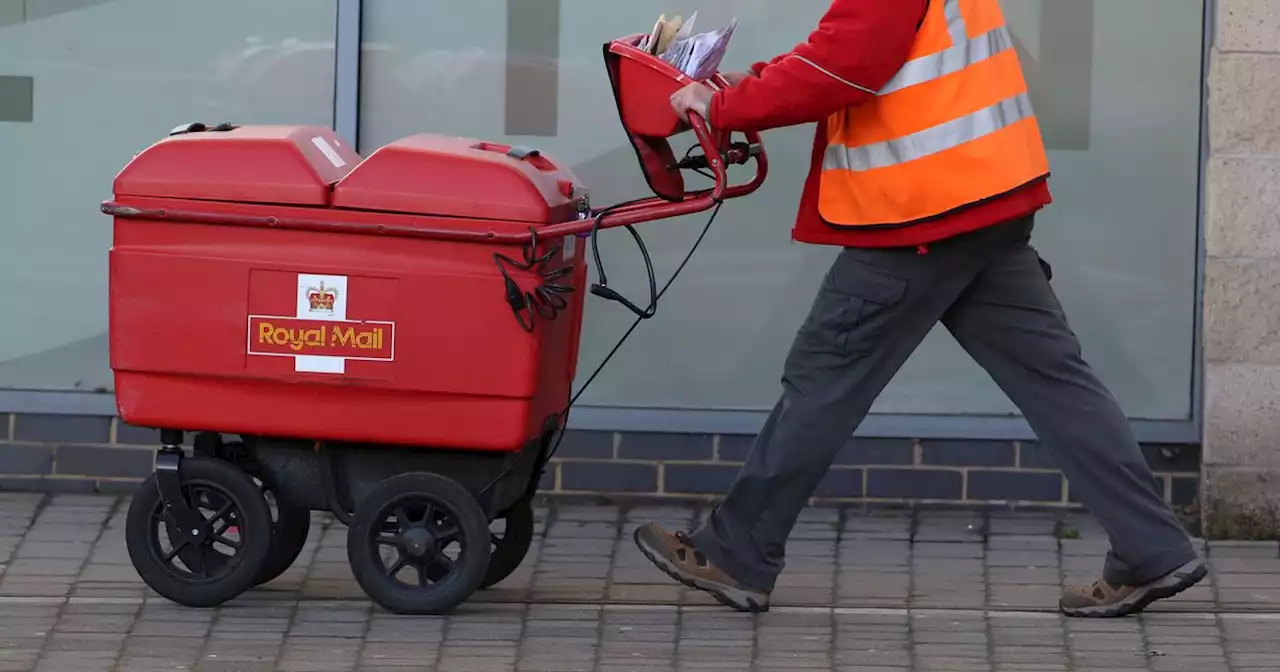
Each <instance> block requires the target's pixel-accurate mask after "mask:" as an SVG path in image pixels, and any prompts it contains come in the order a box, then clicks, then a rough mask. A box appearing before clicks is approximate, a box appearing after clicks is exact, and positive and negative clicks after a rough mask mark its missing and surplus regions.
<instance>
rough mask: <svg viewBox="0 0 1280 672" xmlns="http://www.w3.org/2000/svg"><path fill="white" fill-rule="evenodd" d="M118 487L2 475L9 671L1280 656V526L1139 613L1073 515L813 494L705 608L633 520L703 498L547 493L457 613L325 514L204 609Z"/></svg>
mask: <svg viewBox="0 0 1280 672" xmlns="http://www.w3.org/2000/svg"><path fill="white" fill-rule="evenodd" d="M127 506H128V502H127V500H125V499H122V498H116V497H106V496H102V497H99V496H81V495H59V496H41V495H34V494H19V493H0V569H2V571H0V672H3V671H6V670H66V671H80V670H83V671H86V672H88V671H92V670H104V671H107V670H148V671H150V670H210V671H212V670H218V671H232V670H237V671H238V670H287V671H299V672H301V671H312V670H315V671H322V670H344V671H351V670H360V671H372V670H385V671H391V670H396V671H408V670H430V671H433V672H486V671H489V670H511V671H526V670H527V671H545V672H575V671H582V672H588V671H595V670H600V671H602V672H603V671H610V672H624V671H632V670H634V671H637V672H657V671H660V670H708V671H710V670H752V671H755V672H766V671H772V670H779V671H782V670H787V671H792V670H799V671H806V670H849V671H855V670H856V671H859V672H889V671H898V672H901V671H905V670H930V671H931V670H938V671H939V672H951V671H954V672H963V671H970V670H972V671H980V670H999V671H1001V672H1011V671H1014V670H1019V671H1026V672H1054V671H1066V670H1080V671H1083V670H1097V671H1113V670H1149V671H1153V672H1175V671H1181V670H1185V671H1188V672H1216V671H1218V670H1225V671H1244V670H1249V671H1258V670H1278V671H1280V546H1278V545H1277V543H1276V542H1248V543H1242V542H1209V543H1208V544H1201V546H1200V548H1201V551H1202V553H1203V554H1204V555H1205V557H1206V558H1207V559H1208V560H1209V562H1210V564H1211V566H1212V568H1213V571H1212V573H1211V575H1210V578H1209V579H1206V581H1205V582H1204V583H1202V584H1201V585H1200V586H1197V587H1196V588H1194V589H1192V590H1191V591H1188V592H1187V593H1185V594H1184V595H1182V596H1180V597H1178V598H1175V599H1172V600H1167V601H1165V602H1161V603H1157V604H1156V605H1153V606H1152V607H1151V608H1150V609H1149V610H1148V612H1147V614H1146V615H1144V616H1142V617H1139V618H1129V619H1122V620H1109V621H1087V620H1072V619H1064V618H1062V617H1060V616H1059V615H1058V614H1057V613H1056V611H1055V604H1056V600H1057V596H1058V593H1059V591H1060V589H1061V586H1063V585H1064V584H1066V583H1076V582H1082V583H1088V582H1091V581H1092V580H1093V579H1094V578H1096V572H1097V571H1098V570H1099V569H1100V568H1101V558H1102V554H1103V552H1104V551H1105V549H1106V544H1105V540H1104V539H1103V537H1102V535H1101V531H1100V530H1099V528H1098V527H1097V526H1096V525H1094V524H1093V523H1092V522H1091V520H1090V519H1088V518H1087V517H1085V516H1083V515H1081V514H1076V513H1061V514H1054V513H1019V514H1012V513H1001V514H980V513H971V512H949V511H938V512H933V511H923V512H914V513H912V512H908V511H871V512H869V511H862V510H836V509H811V510H809V511H806V512H805V514H804V517H803V518H802V520H801V523H800V525H799V526H798V528H797V529H796V532H795V535H794V536H793V538H792V542H791V544H790V546H789V548H788V558H789V567H788V569H787V571H786V572H785V573H784V574H783V576H782V578H781V580H780V582H779V588H778V591H777V592H776V593H775V596H774V604H775V607H774V610H773V611H772V612H770V613H768V614H761V615H757V616H752V615H746V614H738V613H734V612H730V611H727V610H725V609H723V608H721V607H718V606H714V605H713V603H712V602H710V601H709V600H708V599H707V598H705V597H704V596H702V595H701V594H698V593H696V592H693V591H688V590H685V589H683V588H681V587H679V586H677V585H675V584H673V583H671V582H670V581H669V580H667V579H666V577H664V576H663V575H661V574H659V573H658V572H657V571H656V570H654V569H652V568H651V567H650V566H648V564H647V563H646V562H645V561H644V560H643V558H642V557H641V556H640V554H639V553H638V552H637V551H635V549H634V547H633V546H632V544H631V541H630V533H631V531H632V530H633V529H634V528H635V526H636V525H638V524H641V523H644V522H649V521H659V522H663V523H665V524H668V525H671V526H675V527H683V526H687V525H689V524H690V523H692V522H693V521H695V520H696V519H697V518H698V517H699V516H701V515H703V514H704V513H705V508H703V507H681V506H671V507H617V506H567V505H564V506H549V507H543V508H540V509H539V511H538V521H539V522H538V530H537V532H538V534H537V539H536V541H535V544H534V548H533V549H532V551H531V552H530V555H529V557H528V558H527V559H526V561H525V564H524V565H523V566H522V567H521V568H520V569H519V570H518V571H517V572H516V573H515V574H513V575H512V576H511V577H510V578H509V579H508V580H507V581H506V582H504V583H503V584H500V585H499V586H497V587H495V588H494V589H492V590H489V591H485V592H483V593H479V594H477V595H476V597H475V598H473V600H472V601H471V602H470V603H468V604H466V605H464V606H463V607H461V608H460V609H459V610H458V611H457V612H455V613H454V614H452V615H450V616H448V617H401V616H395V615H391V614H388V613H386V612H384V611H382V610H380V609H378V608H376V607H374V606H373V605H372V604H371V603H370V602H369V601H368V600H367V599H366V598H365V597H364V595H363V593H361V591H360V589H359V587H358V586H357V585H356V583H355V581H354V579H353V578H352V577H351V573H350V570H349V569H348V568H347V562H346V552H345V546H344V544H345V532H346V530H345V528H344V527H343V526H342V525H341V524H338V523H335V522H333V521H332V520H331V519H330V518H329V517H328V516H317V517H316V519H315V521H314V522H313V526H312V530H311V537H310V541H309V542H308V545H307V548H306V549H304V551H303V554H302V557H301V558H299V561H298V563H297V564H296V565H295V566H294V567H293V568H292V569H291V570H289V571H288V572H287V573H286V574H285V575H283V576H282V577H280V578H279V579H277V580H276V581H274V582H273V583H271V584H269V585H267V586H264V587H262V588H260V589H257V590H255V591H252V592H250V593H246V594H245V595H244V596H242V597H241V598H239V599H237V600H235V601H233V602H230V603H228V604H226V605H224V606H222V607H221V608H218V609H215V610H196V609H188V608H185V607H180V606H177V605H174V604H172V603H169V602H167V601H165V600H163V599H162V598H159V597H157V596H155V595H154V594H152V593H150V591H149V590H148V589H147V588H146V587H145V586H144V585H143V584H142V582H141V580H140V579H138V577H137V575H136V574H135V573H134V571H133V567H132V565H130V563H129V558H128V554H127V552H126V550H125V545H124V535H123V528H124V515H125V511H126V509H127Z"/></svg>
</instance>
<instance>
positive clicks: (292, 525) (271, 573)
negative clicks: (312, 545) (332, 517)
mask: <svg viewBox="0 0 1280 672" xmlns="http://www.w3.org/2000/svg"><path fill="white" fill-rule="evenodd" d="M262 493H263V495H264V496H266V497H267V498H268V502H269V504H271V505H272V506H270V509H272V520H271V550H270V551H268V552H267V560H266V562H265V563H264V564H263V565H262V571H260V572H259V573H258V578H257V579H256V580H255V581H254V585H256V586H261V585H262V584H264V583H270V582H271V581H274V580H275V579H276V578H277V577H279V576H280V575H281V574H284V573H285V572H287V571H289V568H290V567H292V566H293V563H294V561H295V560H297V559H298V556H299V555H301V554H302V547H303V546H305V545H306V544H307V534H308V533H309V532H310V531H311V511H310V510H308V509H305V508H302V507H299V506H291V505H289V504H285V503H284V502H281V501H280V499H279V498H278V497H276V494H275V492H273V491H272V490H271V489H270V488H268V487H263V488H262Z"/></svg>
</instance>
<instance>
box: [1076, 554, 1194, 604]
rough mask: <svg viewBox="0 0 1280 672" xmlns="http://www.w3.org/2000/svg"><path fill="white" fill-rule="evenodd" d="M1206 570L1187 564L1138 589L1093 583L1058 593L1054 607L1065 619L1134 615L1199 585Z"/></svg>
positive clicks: (1101, 582) (1192, 563) (1191, 563)
mask: <svg viewBox="0 0 1280 672" xmlns="http://www.w3.org/2000/svg"><path fill="white" fill-rule="evenodd" d="M1208 573H1209V568H1208V567H1206V566H1205V564H1204V563H1203V562H1201V561H1200V560H1192V561H1191V562H1188V563H1187V564H1185V565H1183V566H1181V567H1179V568H1177V569H1175V570H1173V571H1172V572H1169V573H1168V574H1165V575H1164V576H1162V577H1160V578H1158V579H1156V580H1155V581H1152V582H1151V583H1146V584H1143V585H1140V586H1113V585H1111V584H1110V583H1107V582H1106V581H1095V582H1094V584H1093V585H1092V586H1089V587H1087V588H1068V589H1067V590H1066V591H1064V592H1063V593H1062V600H1061V601H1060V602H1059V603H1058V608H1059V609H1061V610H1062V613H1064V614H1066V615H1067V616H1080V617H1085V618H1116V617H1119V616H1128V615H1129V614H1136V613H1138V612H1140V611H1142V610H1143V609H1146V608H1147V605H1148V604H1151V603H1152V602H1155V601H1156V600H1163V599H1165V598H1166V597H1173V596H1174V595H1177V594H1178V593H1181V592H1182V591H1184V590H1186V589H1188V588H1190V587H1191V586H1194V585H1196V584H1197V583H1200V580H1201V579H1203V578H1204V577H1205V575H1206V574H1208Z"/></svg>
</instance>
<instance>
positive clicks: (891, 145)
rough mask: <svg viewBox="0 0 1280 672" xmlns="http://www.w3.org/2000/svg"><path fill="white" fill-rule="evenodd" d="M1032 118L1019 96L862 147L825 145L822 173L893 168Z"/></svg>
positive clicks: (1028, 106)
mask: <svg viewBox="0 0 1280 672" xmlns="http://www.w3.org/2000/svg"><path fill="white" fill-rule="evenodd" d="M1032 116H1035V112H1034V111H1032V109H1031V99H1030V98H1028V97H1027V94H1025V93H1020V94H1018V95H1016V96H1014V97H1012V98H1008V99H1006V100H1002V101H1000V102H999V103H996V104H995V105H992V106H991V107H987V108H984V109H981V110H978V111H977V112H974V113H973V114H969V115H965V116H963V117H960V118H959V119H955V120H953V121H948V122H946V123H945V124H939V125H937V126H934V127H933V128H927V129H925V130H923V131H920V132H918V133H912V134H911V135H907V136H904V137H901V138H898V139H896V140H886V141H884V142H877V143H873V144H870V145H863V146H861V147H846V146H844V145H841V144H833V145H828V146H827V151H826V155H825V157H824V158H823V162H822V168H823V170H852V171H855V172H857V171H863V170H873V169H876V168H884V167H887V166H896V165H898V164H902V163H907V162H908V161H914V160H916V159H920V158H923V157H926V156H930V155H933V154H937V153H939V152H944V151H946V150H948V149H953V148H955V147H959V146H960V145H963V144H965V143H967V142H972V141H974V140H977V139H979V138H982V137H985V136H988V135H991V134H992V133H995V132H996V131H998V130H1000V129H1002V128H1005V127H1006V126H1009V125H1012V124H1014V123H1017V122H1019V121H1022V120H1023V119H1027V118H1030V117H1032Z"/></svg>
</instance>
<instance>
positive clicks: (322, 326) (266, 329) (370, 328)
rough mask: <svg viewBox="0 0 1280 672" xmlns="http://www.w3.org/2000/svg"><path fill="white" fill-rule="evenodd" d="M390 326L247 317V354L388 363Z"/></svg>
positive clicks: (392, 327)
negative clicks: (248, 336) (336, 358)
mask: <svg viewBox="0 0 1280 672" xmlns="http://www.w3.org/2000/svg"><path fill="white" fill-rule="evenodd" d="M395 329H396V325H395V323H393V322H333V321H321V320H299V319H297V318H293V317H272V316H265V315H253V316H250V317H249V334H250V339H249V354H253V355H287V356H294V355H310V356H318V357H343V358H346V359H370V360H379V361H391V360H393V359H394V358H395V352H394V351H393V350H392V347H391V344H392V343H393V342H394V341H395Z"/></svg>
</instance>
